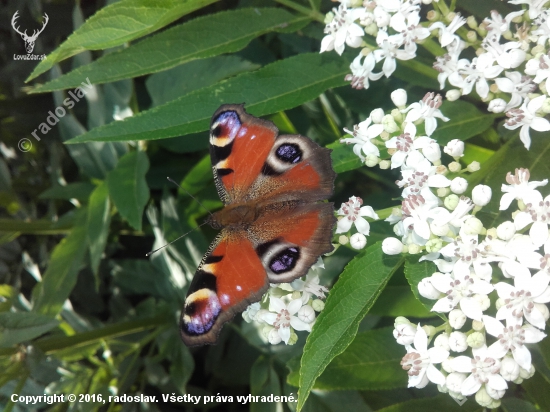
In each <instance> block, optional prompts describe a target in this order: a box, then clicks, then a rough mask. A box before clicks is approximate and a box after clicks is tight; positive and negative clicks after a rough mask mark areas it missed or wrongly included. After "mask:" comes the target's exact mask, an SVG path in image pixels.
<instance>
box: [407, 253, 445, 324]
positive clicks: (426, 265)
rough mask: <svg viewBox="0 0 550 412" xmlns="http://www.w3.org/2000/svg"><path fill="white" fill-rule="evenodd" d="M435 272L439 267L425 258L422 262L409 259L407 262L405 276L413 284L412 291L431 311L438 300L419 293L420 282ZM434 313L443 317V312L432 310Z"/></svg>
mask: <svg viewBox="0 0 550 412" xmlns="http://www.w3.org/2000/svg"><path fill="white" fill-rule="evenodd" d="M435 272H437V267H436V266H435V264H434V263H433V262H430V261H427V260H424V261H422V262H418V260H417V259H416V260H407V261H406V262H405V277H406V278H407V280H408V281H409V285H411V291H412V293H413V294H414V296H415V297H416V299H418V300H419V301H420V303H422V305H424V307H425V308H426V310H428V311H431V310H432V307H433V305H435V302H437V301H436V300H430V299H426V298H425V297H424V296H422V295H420V293H418V284H419V283H420V282H421V281H422V279H424V278H427V277H430V276H432V275H433V274H434V273H435ZM432 313H433V315H434V316H435V315H438V316H440V317H442V315H441V314H438V313H436V312H432Z"/></svg>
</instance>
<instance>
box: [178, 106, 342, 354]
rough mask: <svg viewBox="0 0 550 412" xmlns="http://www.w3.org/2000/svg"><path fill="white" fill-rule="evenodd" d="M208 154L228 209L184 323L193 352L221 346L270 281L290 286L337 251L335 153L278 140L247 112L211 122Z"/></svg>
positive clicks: (293, 139) (270, 127) (231, 111)
mask: <svg viewBox="0 0 550 412" xmlns="http://www.w3.org/2000/svg"><path fill="white" fill-rule="evenodd" d="M210 155H211V159H212V169H213V172H214V179H215V182H216V187H217V189H218V194H219V195H220V198H221V199H222V201H223V202H224V204H225V205H226V207H225V208H224V209H222V210H221V211H219V212H216V213H215V214H214V215H213V217H212V218H211V222H210V223H211V224H212V226H213V227H221V228H222V232H221V233H220V235H219V236H218V237H217V238H216V240H215V241H214V242H213V243H212V245H211V246H210V249H209V251H208V252H207V253H206V255H205V257H204V258H203V261H202V262H201V264H200V266H199V268H198V269H197V272H196V274H195V277H194V278H193V281H192V283H191V285H190V288H189V291H188V295H187V298H186V300H185V304H184V307H183V310H182V316H181V327H180V330H181V337H182V339H183V341H184V342H185V343H186V344H187V345H190V346H192V345H202V344H206V343H215V342H216V340H217V335H218V333H219V331H220V329H221V327H222V326H223V324H224V323H225V322H227V321H228V320H229V319H231V318H232V317H233V316H234V314H235V313H237V312H239V311H241V310H243V309H244V308H245V307H246V306H247V305H249V304H250V303H253V302H256V301H258V300H259V299H260V298H261V296H262V295H263V293H265V291H266V290H267V288H268V286H269V282H272V283H281V282H290V281H292V280H294V279H296V278H298V277H300V276H303V275H305V274H306V273H307V271H308V269H309V268H310V267H311V265H312V264H313V263H315V261H316V260H317V258H318V257H319V256H320V255H322V254H324V253H328V252H330V251H332V249H333V247H332V243H331V238H332V228H333V227H334V225H335V223H336V219H335V217H334V207H333V204H332V203H316V202H317V201H318V200H323V199H326V198H328V197H329V196H330V195H331V194H332V191H333V186H334V179H335V177H336V174H335V173H334V171H333V170H332V164H331V159H330V150H328V149H325V148H322V147H320V146H319V145H317V144H316V143H315V142H313V141H312V140H310V139H309V138H307V137H304V136H299V135H281V136H279V135H278V130H277V128H276V127H275V125H274V124H273V123H271V122H269V121H265V120H262V119H258V118H256V117H254V116H251V115H249V114H247V113H246V112H245V111H244V109H243V107H242V105H224V106H221V107H220V108H219V109H218V110H217V111H216V112H215V113H214V115H213V117H212V123H211V132H210Z"/></svg>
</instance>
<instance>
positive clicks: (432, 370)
mask: <svg viewBox="0 0 550 412" xmlns="http://www.w3.org/2000/svg"><path fill="white" fill-rule="evenodd" d="M426 376H427V377H428V379H429V380H430V381H431V382H433V383H435V384H436V385H443V384H444V383H445V376H444V375H443V374H442V373H441V371H439V370H438V369H437V368H436V367H435V366H434V365H431V364H430V365H429V366H428V368H427V370H426Z"/></svg>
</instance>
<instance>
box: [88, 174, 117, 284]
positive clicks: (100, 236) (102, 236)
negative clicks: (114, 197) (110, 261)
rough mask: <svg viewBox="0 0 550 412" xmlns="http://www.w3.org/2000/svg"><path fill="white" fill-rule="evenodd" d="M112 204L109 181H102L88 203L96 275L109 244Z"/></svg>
mask: <svg viewBox="0 0 550 412" xmlns="http://www.w3.org/2000/svg"><path fill="white" fill-rule="evenodd" d="M110 212H111V206H110V201H109V189H108V187H107V183H105V182H102V183H101V184H100V185H99V186H98V187H97V188H96V189H95V190H94V191H93V193H92V195H91V196H90V204H89V205H88V244H89V245H90V260H91V262H92V270H93V272H94V274H95V275H97V271H98V270H99V262H100V261H101V255H102V254H103V250H104V249H105V245H106V244H107V235H108V234H109V224H110V223H111V213H110Z"/></svg>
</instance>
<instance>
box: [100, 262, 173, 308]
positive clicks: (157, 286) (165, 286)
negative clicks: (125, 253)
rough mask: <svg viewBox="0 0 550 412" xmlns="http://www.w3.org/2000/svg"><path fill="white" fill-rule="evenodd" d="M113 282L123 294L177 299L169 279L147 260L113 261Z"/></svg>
mask: <svg viewBox="0 0 550 412" xmlns="http://www.w3.org/2000/svg"><path fill="white" fill-rule="evenodd" d="M111 274H112V276H113V279H114V282H115V284H116V285H117V286H118V287H120V288H121V290H122V291H123V292H124V294H130V295H132V294H136V295H150V296H154V297H158V298H160V299H163V300H171V299H173V300H177V297H178V296H177V292H176V291H175V290H174V285H173V284H172V283H171V282H170V279H169V278H168V277H167V276H166V275H165V274H164V273H162V272H161V273H159V271H158V270H156V269H155V267H154V266H153V265H152V264H151V263H150V262H149V261H148V260H142V259H126V260H118V261H115V262H114V268H113V270H112V272H111Z"/></svg>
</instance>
